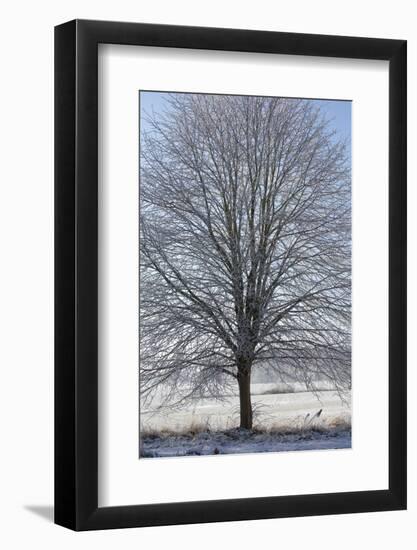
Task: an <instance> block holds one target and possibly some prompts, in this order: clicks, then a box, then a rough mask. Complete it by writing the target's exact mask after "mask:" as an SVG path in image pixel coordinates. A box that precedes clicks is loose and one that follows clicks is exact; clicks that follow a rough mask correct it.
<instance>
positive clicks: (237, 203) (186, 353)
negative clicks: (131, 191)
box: [140, 94, 351, 429]
mask: <svg viewBox="0 0 417 550" xmlns="http://www.w3.org/2000/svg"><path fill="white" fill-rule="evenodd" d="M316 105H317V104H316V103H315V102H312V101H307V100H297V99H282V98H265V97H245V96H218V95H200V94H171V95H170V96H169V99H168V100H167V108H166V109H165V111H164V113H163V114H161V113H159V114H158V116H154V115H153V116H149V120H148V122H147V130H146V132H143V133H142V137H141V172H140V186H141V187H140V190H141V191H140V195H141V216H140V219H141V221H140V223H141V225H140V229H141V235H140V243H141V245H140V251H141V276H140V299H141V392H142V394H146V392H151V391H152V390H153V389H155V388H157V387H158V386H161V385H163V386H164V387H165V388H171V389H172V393H174V391H175V392H177V391H178V389H179V388H180V389H182V397H183V398H184V399H185V398H187V397H196V396H201V395H207V392H209V393H210V394H211V395H214V396H218V395H221V394H224V387H225V385H227V384H228V383H231V382H232V383H235V384H236V383H237V385H238V388H239V397H240V426H241V427H242V428H248V429H250V428H251V427H252V405H251V395H250V381H251V373H252V372H253V369H254V367H255V366H256V365H269V367H270V368H272V369H275V370H276V371H277V373H279V374H281V375H283V374H284V373H287V374H288V375H290V376H292V377H296V378H297V379H298V380H302V381H303V382H304V383H306V384H307V386H308V387H311V388H313V389H314V381H315V380H316V379H317V378H318V377H320V378H321V379H323V378H326V379H329V380H331V381H332V382H333V383H334V384H335V387H337V388H340V389H343V388H344V387H346V386H347V385H349V384H350V301H351V299H350V296H351V283H350V272H351V267H350V256H351V251H350V168H349V162H348V156H347V154H346V147H345V144H343V143H342V142H340V141H338V140H337V136H336V135H335V134H334V132H333V131H331V130H330V127H329V124H328V123H327V122H326V120H325V117H324V116H323V114H322V113H321V111H320V109H319V108H318V107H317V106H316ZM169 393H170V392H169V391H168V394H169ZM169 396H170V395H167V397H169Z"/></svg>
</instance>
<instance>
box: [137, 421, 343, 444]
mask: <svg viewBox="0 0 417 550" xmlns="http://www.w3.org/2000/svg"><path fill="white" fill-rule="evenodd" d="M350 429H351V423H350V419H348V418H347V417H345V416H340V417H332V418H331V419H326V418H324V417H323V416H321V415H320V416H319V417H316V418H314V417H313V418H311V419H310V417H306V418H304V419H297V420H294V421H287V422H283V421H281V422H271V423H268V424H267V425H265V424H262V423H261V422H255V423H254V426H253V428H252V430H247V431H246V433H248V434H253V435H256V434H268V435H277V436H283V435H298V434H300V435H302V434H308V433H309V432H319V433H323V434H324V433H327V432H335V431H345V430H350ZM238 430H239V428H238V427H237V426H235V427H226V428H225V429H224V430H219V429H216V430H212V429H211V427H210V422H209V421H208V419H207V420H206V421H205V422H201V421H200V422H196V421H193V422H192V423H191V424H190V426H187V427H184V426H183V427H178V428H177V429H175V428H164V427H163V428H158V429H157V428H155V427H152V426H147V427H145V428H142V429H141V433H140V435H141V438H143V439H156V438H160V437H161V438H167V437H189V438H193V437H195V436H197V435H199V434H203V433H210V434H213V435H215V434H222V433H223V434H227V433H232V432H236V431H238Z"/></svg>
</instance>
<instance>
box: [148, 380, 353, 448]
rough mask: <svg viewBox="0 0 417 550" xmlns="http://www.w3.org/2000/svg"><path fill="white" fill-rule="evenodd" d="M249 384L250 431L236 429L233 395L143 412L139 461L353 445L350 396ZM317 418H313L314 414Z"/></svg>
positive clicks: (237, 412) (297, 388) (236, 400)
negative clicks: (286, 390)
mask: <svg viewBox="0 0 417 550" xmlns="http://www.w3.org/2000/svg"><path fill="white" fill-rule="evenodd" d="M287 389H288V393H274V392H276V391H277V390H280V391H282V388H277V386H276V385H274V384H253V386H252V392H251V393H252V403H253V409H254V430H253V431H251V432H248V431H246V430H238V429H236V426H237V425H238V417H239V406H238V397H237V395H234V396H230V397H228V398H226V399H225V400H223V401H217V400H214V399H209V398H207V399H202V400H200V401H198V402H197V403H194V404H193V406H188V407H187V408H186V410H184V409H183V410H181V409H178V410H175V409H174V410H172V409H170V408H164V407H160V404H157V403H154V404H153V406H152V407H151V408H145V407H142V409H141V415H140V420H141V444H140V456H142V457H149V458H150V457H168V456H187V455H203V454H205V455H207V454H230V453H254V452H266V451H274V452H278V451H296V450H311V449H340V448H348V447H350V446H351V433H350V394H349V393H346V394H345V395H344V399H343V400H341V399H340V396H339V394H338V393H337V392H336V391H334V390H328V389H324V391H320V392H318V393H317V394H314V393H312V392H307V391H299V390H300V388H299V387H290V388H287ZM320 410H321V412H320V415H319V416H318V417H317V414H318V412H319V411H320Z"/></svg>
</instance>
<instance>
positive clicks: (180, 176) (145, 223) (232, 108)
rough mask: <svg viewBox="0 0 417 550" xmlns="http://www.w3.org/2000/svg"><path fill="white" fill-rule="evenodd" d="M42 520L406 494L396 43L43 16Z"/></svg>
mask: <svg viewBox="0 0 417 550" xmlns="http://www.w3.org/2000/svg"><path fill="white" fill-rule="evenodd" d="M55 197H56V200H55V220H56V222H55V268H56V272H55V293H56V295H55V303H56V311H55V522H56V523H57V524H60V525H63V526H65V527H68V528H71V529H74V530H90V529H107V528H123V527H140V526H152V525H154V526H155V525H169V524H179V523H199V522H215V521H236V520H249V519H262V518H279V517H289V516H307V515H323V514H340V513H353V512H371V511H382V510H402V509H405V507H406V42H405V41H403V40H386V39H376V38H354V37H339V36H319V35H306V34H288V33H279V32H265V31H248V30H237V29H216V28H195V27H178V26H163V25H149V24H142V23H116V22H105V21H80V20H76V21H71V22H68V23H65V24H63V25H60V26H58V27H56V29H55Z"/></svg>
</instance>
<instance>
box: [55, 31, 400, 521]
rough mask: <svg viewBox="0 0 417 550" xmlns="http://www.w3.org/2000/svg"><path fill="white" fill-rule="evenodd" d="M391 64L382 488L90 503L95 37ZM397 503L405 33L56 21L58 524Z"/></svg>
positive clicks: (93, 489) (377, 507) (303, 512)
mask: <svg viewBox="0 0 417 550" xmlns="http://www.w3.org/2000/svg"><path fill="white" fill-rule="evenodd" d="M105 43H111V44H123V45H146V46H163V47H175V48H194V49H204V50H213V51H215V50H229V51H241V52H262V53H270V54H291V55H304V56H305V55H308V56H321V57H338V58H356V59H374V60H388V61H389V488H388V489H387V490H377V491H358V492H348V493H334V494H305V495H296V496H273V497H262V498H245V499H231V500H215V501H199V502H181V503H168V504H149V505H148V504H146V505H136V506H117V507H98V498H97V494H98V467H97V465H98V445H97V434H98V408H97V405H98V350H97V336H98V328H97V327H98V315H97V308H98V291H97V277H98V250H97V247H98V211H97V209H98V205H97V201H98V151H97V146H98V132H97V128H98V108H97V105H98V77H97V73H98V62H97V58H98V56H97V52H98V44H105ZM405 508H406V41H404V40H387V39H373V38H353V37H341V36H321V35H310V34H292V33H280V32H265V31H252V30H250V31H249V30H236V29H219V28H198V27H183V26H165V25H150V24H142V23H118V22H106V21H85V20H74V21H70V22H68V23H64V24H62V25H59V26H57V27H56V28H55V522H56V523H57V524H59V525H63V526H65V527H68V528H70V529H74V530H77V531H78V530H91V529H108V528H123V527H140V526H155V525H170V524H184V523H200V522H216V521H236V520H249V519H261V518H280V517H289V516H309V515H324V514H341V513H353V512H371V511H386V510H403V509H405Z"/></svg>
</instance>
